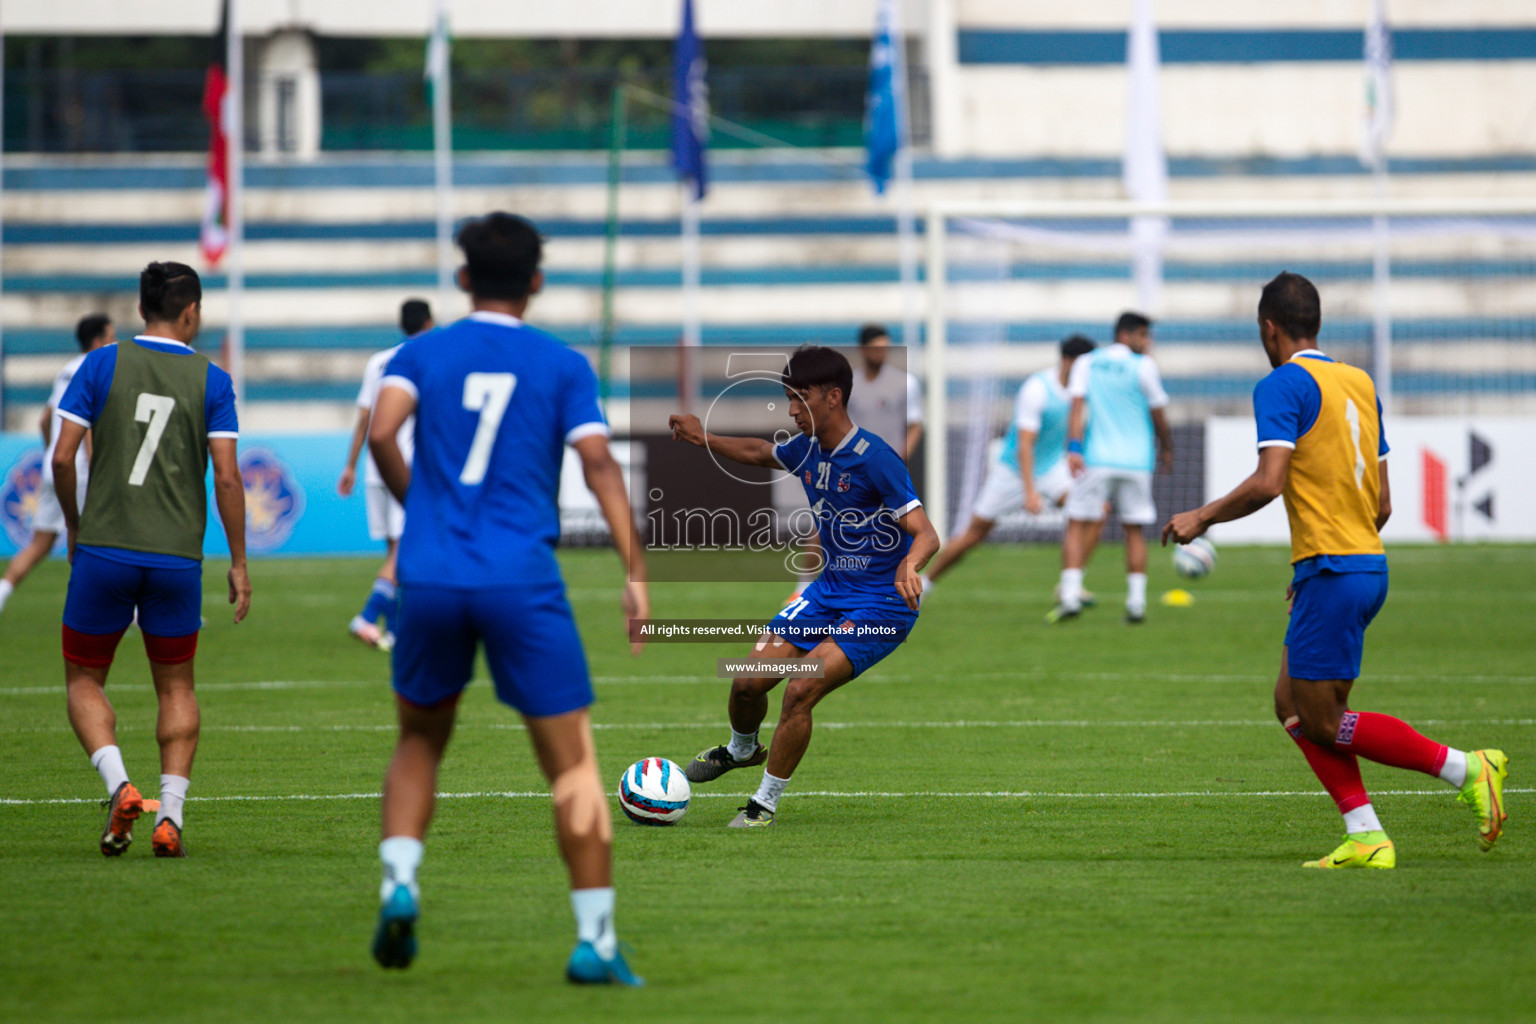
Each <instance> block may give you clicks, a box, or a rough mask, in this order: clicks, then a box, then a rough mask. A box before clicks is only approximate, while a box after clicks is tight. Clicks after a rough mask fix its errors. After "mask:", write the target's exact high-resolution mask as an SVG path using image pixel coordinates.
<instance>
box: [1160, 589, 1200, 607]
mask: <svg viewBox="0 0 1536 1024" xmlns="http://www.w3.org/2000/svg"><path fill="white" fill-rule="evenodd" d="M1159 600H1160V601H1161V602H1162V603H1163V604H1165V605H1167V606H1168V607H1169V608H1188V607H1189V606H1190V605H1192V604H1194V603H1195V595H1193V594H1191V593H1190V592H1189V591H1187V590H1181V589H1174V590H1169V591H1165V592H1164V593H1163V596H1162V597H1161V598H1159Z"/></svg>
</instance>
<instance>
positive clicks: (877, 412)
mask: <svg viewBox="0 0 1536 1024" xmlns="http://www.w3.org/2000/svg"><path fill="white" fill-rule="evenodd" d="M848 418H849V419H851V420H853V422H855V423H857V424H858V425H859V426H861V427H863V428H864V429H865V430H867V431H869V432H870V433H872V434H874V435H875V436H876V437H878V438H880V440H882V441H884V442H885V443H886V444H888V445H890V446H891V447H892V448H894V449H896V451H897V452H898V453H903V454H910V453H909V452H907V450H906V449H907V427H909V426H911V425H912V424H913V423H921V422H923V389H922V386H921V385H919V384H918V382H917V378H916V377H914V376H912V374H910V373H908V372H906V371H905V370H902V369H899V368H897V367H895V366H892V365H890V364H889V363H887V364H885V365H884V366H882V367H880V372H879V373H878V374H876V375H875V379H874V380H870V379H869V378H868V377H867V376H865V374H864V368H863V367H862V366H859V367H855V368H854V371H853V394H852V395H850V396H849V398H848Z"/></svg>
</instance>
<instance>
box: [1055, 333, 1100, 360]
mask: <svg viewBox="0 0 1536 1024" xmlns="http://www.w3.org/2000/svg"><path fill="white" fill-rule="evenodd" d="M1096 347H1097V346H1096V345H1094V343H1093V339H1092V338H1090V337H1088V335H1086V334H1069V335H1067V336H1066V337H1065V338H1062V339H1061V355H1062V358H1064V359H1076V358H1077V357H1078V356H1085V355H1087V354H1088V353H1089V352H1092V351H1093V350H1094V349H1095V348H1096Z"/></svg>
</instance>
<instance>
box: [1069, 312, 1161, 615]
mask: <svg viewBox="0 0 1536 1024" xmlns="http://www.w3.org/2000/svg"><path fill="white" fill-rule="evenodd" d="M1151 331H1152V321H1151V320H1149V319H1147V318H1146V317H1144V316H1142V315H1141V314H1140V313H1122V314H1120V319H1119V320H1118V321H1117V322H1116V323H1115V343H1114V344H1113V345H1109V346H1107V347H1105V348H1101V349H1097V350H1095V351H1094V352H1093V353H1091V354H1090V355H1089V356H1088V357H1087V358H1085V359H1079V360H1078V361H1077V364H1076V365H1075V366H1073V367H1072V376H1071V377H1070V378H1068V380H1067V393H1068V394H1069V395H1071V396H1072V412H1071V414H1070V419H1069V420H1068V422H1067V465H1068V466H1069V467H1071V469H1072V474H1073V476H1074V477H1076V478H1077V479H1076V482H1075V483H1074V484H1073V486H1072V496H1071V497H1070V498H1068V499H1067V535H1066V538H1065V539H1064V540H1063V541H1062V545H1061V584H1060V587H1059V590H1058V595H1059V603H1058V604H1057V606H1056V607H1055V608H1054V609H1052V611H1051V613H1050V614H1049V615H1047V616H1046V621H1047V622H1062V621H1065V620H1067V619H1071V618H1075V617H1076V616H1077V614H1078V613H1079V612H1080V611H1081V610H1082V608H1083V600H1082V594H1083V569H1084V567H1085V566H1086V565H1087V564H1088V560H1089V559H1090V558H1092V557H1093V548H1094V545H1095V543H1096V542H1097V539H1098V536H1099V529H1100V527H1101V526H1102V524H1103V522H1104V518H1105V515H1106V512H1105V508H1106V503H1110V504H1113V505H1114V507H1115V514H1116V515H1117V516H1119V517H1120V525H1121V526H1122V527H1124V529H1125V583H1126V595H1125V621H1126V622H1130V623H1139V622H1141V621H1143V620H1144V619H1145V618H1146V614H1147V538H1146V535H1145V534H1144V533H1143V532H1142V531H1143V530H1145V529H1146V528H1147V527H1148V526H1153V525H1155V523H1156V520H1157V506H1156V505H1154V504H1153V502H1152V472H1153V470H1154V469H1156V468H1157V467H1159V466H1161V467H1162V469H1164V470H1165V471H1166V470H1168V469H1171V468H1172V467H1173V432H1172V430H1170V429H1169V427H1168V417H1167V415H1166V414H1165V413H1164V412H1163V409H1164V407H1165V406H1166V405H1167V404H1168V393H1167V392H1166V391H1164V390H1163V380H1162V376H1161V375H1160V374H1159V373H1158V371H1157V363H1155V362H1153V360H1152V357H1151V356H1149V355H1147V346H1149V345H1150V344H1151V343H1152V334H1151ZM1154 435H1155V436H1156V449H1155V450H1154V447H1153V437H1154Z"/></svg>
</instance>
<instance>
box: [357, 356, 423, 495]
mask: <svg viewBox="0 0 1536 1024" xmlns="http://www.w3.org/2000/svg"><path fill="white" fill-rule="evenodd" d="M415 412H416V396H415V395H413V394H411V393H410V392H409V391H407V390H405V389H404V388H398V387H394V386H393V385H389V384H386V385H385V386H384V387H382V388H380V389H379V397H378V398H377V399H376V400H375V401H374V403H373V422H372V423H371V424H369V427H368V450H369V451H370V452H372V453H373V462H374V465H376V466H378V467H379V477H380V478H381V479H382V480H383V481H384V486H385V487H388V488H389V493H390V494H393V495H394V496H395V500H396V501H398V502H400V503H402V504H404V502H405V492H406V491H408V490H410V487H411V467H410V466H407V465H406V464H405V454H404V453H403V452H402V451H400V441H399V439H398V438H397V436H396V435H398V434H399V433H400V428H401V427H402V426H404V425H405V421H406V420H408V419H410V418H411V415H412V414H413V413H415Z"/></svg>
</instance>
